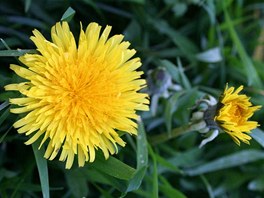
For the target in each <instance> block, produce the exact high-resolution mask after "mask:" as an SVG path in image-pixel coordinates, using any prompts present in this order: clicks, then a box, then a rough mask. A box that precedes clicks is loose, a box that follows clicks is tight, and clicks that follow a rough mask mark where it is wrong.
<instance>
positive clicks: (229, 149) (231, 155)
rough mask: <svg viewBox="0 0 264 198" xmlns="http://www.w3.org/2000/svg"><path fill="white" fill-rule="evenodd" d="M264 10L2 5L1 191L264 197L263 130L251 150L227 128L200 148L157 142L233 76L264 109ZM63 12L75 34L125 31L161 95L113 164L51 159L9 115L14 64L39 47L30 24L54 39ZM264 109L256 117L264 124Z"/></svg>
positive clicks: (257, 4) (202, 2) (191, 5)
mask: <svg viewBox="0 0 264 198" xmlns="http://www.w3.org/2000/svg"><path fill="white" fill-rule="evenodd" d="M69 7H70V9H69ZM66 10H67V11H66ZM263 13H264V3H262V1H261V0H253V1H246V0H222V1H217V0H215V1H214V0H98V1H92V0H75V1H70V0H68V1H65V0H47V1H46V0H45V1H44V0H38V1H31V0H24V1H22V0H17V1H6V0H2V1H0V38H1V43H0V49H1V51H0V56H1V59H0V62H1V67H0V79H1V80H0V87H1V88H0V102H1V105H0V143H1V144H0V197H22V196H23V197H40V196H44V197H49V196H51V197H64V198H67V197H83V196H86V197H107V198H111V197H119V196H124V197H153V198H155V197H169V198H175V197H176V198H184V197H211V198H213V197H215V198H226V197H231V198H236V197H239V198H243V197H245V198H248V197H263V193H264V176H263V174H262V173H263V171H264V163H263V162H264V152H263V147H264V134H263V132H262V130H261V128H262V127H261V126H260V128H259V129H256V130H254V131H253V133H252V137H253V138H254V139H253V140H252V141H251V145H250V146H249V145H245V144H242V145H241V146H240V147H239V146H237V145H235V144H234V142H233V141H232V140H231V139H230V137H229V136H228V135H227V134H221V135H220V136H219V137H217V139H216V140H214V141H213V142H210V143H209V144H207V145H206V146H204V147H203V148H202V149H199V148H198V145H199V144H200V142H201V140H202V139H203V137H202V136H201V135H200V134H198V133H197V132H191V133H187V134H184V135H182V136H180V137H178V138H174V139H171V140H168V141H166V142H163V143H161V144H158V145H153V142H152V141H151V137H153V136H154V135H155V134H161V133H170V132H171V130H172V129H173V128H175V127H178V126H182V125H185V124H187V123H188V121H189V117H190V113H191V111H190V108H191V107H192V105H194V104H195V100H197V99H199V98H201V96H203V95H205V94H211V95H213V96H215V97H218V96H219V94H220V93H221V91H222V90H223V89H224V87H225V84H226V83H227V82H228V83H229V84H230V85H233V86H239V85H241V84H242V85H244V86H245V92H246V93H247V94H248V95H250V96H251V98H252V101H253V103H254V104H256V105H257V104H258V105H264V102H263V101H264V100H263V96H264V90H263V88H264V87H263V79H264V69H263V68H264V62H263V59H264V54H263V41H264V29H263V24H264V23H263V22H264V21H263ZM62 18H63V20H68V21H70V25H71V29H72V31H73V32H74V34H75V35H76V36H77V35H78V33H79V29H80V21H82V24H83V26H84V27H86V26H87V24H88V23H90V22H92V21H95V22H97V23H99V24H101V25H102V26H105V25H107V24H108V25H112V26H113V30H112V34H120V33H122V34H124V35H125V40H128V41H130V42H131V45H132V47H133V48H135V49H136V50H137V52H138V53H137V56H139V57H141V59H142V63H143V66H142V68H141V69H142V70H144V71H145V76H144V78H148V80H149V83H150V84H149V89H148V90H146V91H148V92H149V93H150V94H151V99H152V100H153V99H154V98H156V99H157V101H158V102H157V106H156V107H155V106H152V113H151V112H148V113H144V114H141V116H142V122H139V135H138V136H137V137H129V136H124V137H123V138H124V139H125V140H126V141H127V146H126V147H125V148H120V151H119V153H118V155H115V156H113V157H111V158H110V159H109V160H107V161H105V160H104V159H103V157H102V155H100V153H99V154H98V158H97V159H96V161H95V162H94V163H92V164H89V163H87V165H86V166H85V167H84V168H78V167H77V166H76V165H75V166H74V167H73V168H72V169H71V170H65V169H64V164H63V163H62V162H59V161H58V160H53V161H48V162H47V161H46V160H44V159H43V157H42V156H43V155H42V152H43V151H42V150H40V151H38V150H37V149H36V144H34V145H33V146H32V147H31V146H25V145H24V144H23V142H24V141H25V140H26V138H25V137H24V136H22V135H18V134H17V132H16V130H14V129H13V128H12V124H13V123H14V121H15V120H16V119H17V117H16V116H15V115H12V114H10V113H9V108H10V107H9V105H8V102H7V101H8V98H9V97H12V94H13V93H12V92H11V93H10V92H8V93H7V92H5V91H4V89H3V87H4V86H5V85H6V84H9V83H13V82H16V81H17V80H18V79H17V77H16V76H15V75H14V73H13V72H11V70H9V64H10V63H18V61H17V56H19V55H21V54H23V53H25V52H27V51H24V50H31V49H34V46H33V43H32V42H31V41H30V39H29V37H30V36H31V35H32V30H33V29H35V28H37V29H39V30H40V31H41V32H42V33H43V34H44V35H45V36H46V38H49V34H50V28H51V26H52V25H54V24H55V23H56V22H57V21H60V20H61V19H62ZM11 49H12V50H11ZM18 49H22V50H18ZM157 68H159V69H158V70H157ZM161 68H162V69H161ZM153 70H154V71H156V72H157V73H155V72H153ZM151 71H152V72H151ZM159 72H160V73H159ZM170 80H172V81H170ZM261 115H263V110H261V111H258V112H257V114H256V115H255V117H254V119H255V120H258V121H259V123H260V124H261V125H263V116H261ZM143 123H144V124H143ZM48 182H49V183H48Z"/></svg>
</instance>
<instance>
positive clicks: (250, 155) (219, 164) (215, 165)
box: [184, 150, 264, 176]
mask: <svg viewBox="0 0 264 198" xmlns="http://www.w3.org/2000/svg"><path fill="white" fill-rule="evenodd" d="M260 159H264V153H263V152H262V151H258V150H245V151H240V152H237V153H234V154H231V155H228V156H224V157H221V158H218V159H216V160H213V161H211V162H208V163H205V164H202V165H200V166H197V167H193V168H191V169H186V170H185V171H184V172H185V173H186V174H187V175H190V176H195V175H201V174H204V173H210V172H214V171H218V170H222V169H226V168H231V167H235V166H241V165H243V164H247V163H250V162H254V161H257V160H260Z"/></svg>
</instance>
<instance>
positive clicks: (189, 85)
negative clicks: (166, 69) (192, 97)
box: [177, 58, 192, 89]
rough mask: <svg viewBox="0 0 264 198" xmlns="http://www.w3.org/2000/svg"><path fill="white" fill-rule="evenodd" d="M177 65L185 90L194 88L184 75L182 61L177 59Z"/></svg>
mask: <svg viewBox="0 0 264 198" xmlns="http://www.w3.org/2000/svg"><path fill="white" fill-rule="evenodd" d="M177 65H178V68H179V74H180V78H181V82H182V86H183V87H184V88H185V89H191V88H192V86H191V83H190V81H189V80H188V78H187V76H186V75H185V73H184V69H183V66H182V63H181V60H180V59H179V58H177Z"/></svg>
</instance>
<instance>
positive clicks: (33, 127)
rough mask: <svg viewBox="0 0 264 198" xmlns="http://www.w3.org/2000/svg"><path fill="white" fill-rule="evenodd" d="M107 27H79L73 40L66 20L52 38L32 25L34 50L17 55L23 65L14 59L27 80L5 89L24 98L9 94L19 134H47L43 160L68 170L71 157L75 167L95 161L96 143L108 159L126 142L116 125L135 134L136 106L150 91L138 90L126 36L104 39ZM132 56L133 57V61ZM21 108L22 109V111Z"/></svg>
mask: <svg viewBox="0 0 264 198" xmlns="http://www.w3.org/2000/svg"><path fill="white" fill-rule="evenodd" d="M110 30H111V27H110V26H107V27H106V28H105V29H104V30H103V31H102V33H100V31H101V26H99V25H98V24H97V23H90V24H89V25H88V27H87V29H86V31H83V30H81V31H80V36H79V43H78V46H77V45H76V42H75V39H74V36H73V34H72V33H71V31H70V29H69V25H68V24H67V23H66V22H62V23H57V24H56V25H55V26H53V27H52V29H51V38H52V42H50V41H48V40H46V39H45V38H44V36H43V35H42V34H41V33H40V32H39V31H37V30H34V31H33V34H34V36H32V37H31V40H32V41H33V42H34V43H35V45H36V46H37V50H38V52H39V54H25V55H23V56H21V57H20V58H19V60H20V61H21V62H22V63H23V64H24V65H25V66H26V67H22V66H18V65H11V66H10V68H11V69H12V70H14V71H15V73H16V74H17V75H19V76H20V77H22V78H24V79H26V81H25V82H22V83H18V84H10V85H7V86H6V87H5V89H6V90H15V91H19V92H20V93H21V94H22V96H21V98H12V99H10V103H11V104H15V105H17V106H19V107H17V108H13V109H11V112H12V113H17V114H22V115H23V116H24V117H22V118H21V119H20V120H18V121H17V122H15V123H14V127H15V128H17V129H18V133H24V134H26V135H27V136H29V135H30V136H31V138H30V139H29V140H28V141H27V142H26V144H32V143H33V142H35V141H36V140H37V139H38V138H40V137H41V136H42V137H41V138H42V142H41V144H40V146H39V147H41V146H42V145H43V143H44V142H45V141H46V140H48V146H47V149H46V152H45V156H44V157H45V158H48V159H50V160H52V159H54V158H55V157H56V156H57V154H58V153H59V152H60V151H61V152H60V158H59V160H61V161H65V160H66V168H67V169H69V168H71V166H72V164H73V161H74V156H75V155H77V156H78V164H79V166H84V163H85V161H90V162H93V161H94V160H95V151H96V150H98V149H100V150H102V152H103V153H104V156H105V158H108V157H109V154H114V153H116V152H117V144H118V145H121V146H124V145H125V142H124V141H123V140H122V139H121V138H120V137H119V135H118V133H117V132H116V131H117V130H120V131H124V132H127V133H129V134H137V124H136V119H137V118H138V116H137V115H136V111H137V110H143V111H146V110H148V104H149V101H148V95H147V94H144V93H139V90H140V89H141V88H143V87H144V86H145V84H146V82H145V80H143V79H140V77H141V75H142V74H143V72H140V71H136V69H137V68H139V67H140V66H141V62H140V59H139V58H132V56H134V54H135V53H136V51H135V50H134V49H132V50H131V49H128V47H129V45H130V43H129V42H124V41H122V40H123V35H114V36H112V37H110V38H108V36H109V33H110ZM131 58H132V59H131ZM24 113H26V114H24Z"/></svg>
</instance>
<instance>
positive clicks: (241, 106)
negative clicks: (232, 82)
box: [214, 86, 261, 145]
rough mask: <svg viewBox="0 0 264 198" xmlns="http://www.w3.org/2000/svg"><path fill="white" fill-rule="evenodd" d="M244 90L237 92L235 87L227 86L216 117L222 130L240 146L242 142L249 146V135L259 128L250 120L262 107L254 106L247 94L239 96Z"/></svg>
mask: <svg viewBox="0 0 264 198" xmlns="http://www.w3.org/2000/svg"><path fill="white" fill-rule="evenodd" d="M242 89H243V86H240V87H239V88H237V89H236V90H235V88H234V87H230V88H228V86H226V88H225V91H224V93H223V94H222V95H221V97H220V100H219V103H218V106H219V107H218V110H217V114H216V116H215V117H214V120H215V121H216V122H217V124H218V125H219V126H220V128H222V129H223V130H224V131H225V132H226V133H228V134H229V135H230V136H231V137H232V139H233V140H234V141H235V143H236V144H238V145H240V140H241V141H243V142H245V143H247V144H249V140H250V139H251V137H250V136H249V135H247V134H248V133H250V131H251V130H253V129H255V128H256V127H257V126H259V124H258V122H256V121H249V118H251V117H252V116H253V114H254V112H255V111H257V110H259V109H260V108H261V106H253V105H252V103H251V102H250V101H249V100H250V98H249V97H248V96H246V95H245V94H239V93H240V92H241V91H242Z"/></svg>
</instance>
